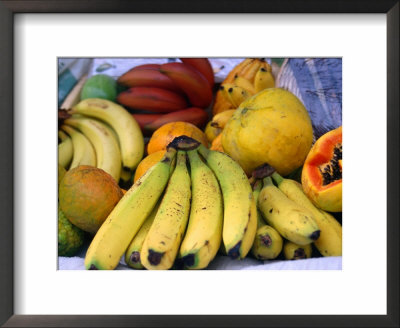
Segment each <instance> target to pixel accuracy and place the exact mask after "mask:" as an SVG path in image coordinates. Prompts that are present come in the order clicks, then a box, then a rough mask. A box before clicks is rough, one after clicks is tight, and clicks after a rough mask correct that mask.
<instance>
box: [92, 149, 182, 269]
mask: <svg viewBox="0 0 400 328" xmlns="http://www.w3.org/2000/svg"><path fill="white" fill-rule="evenodd" d="M175 156H176V149H175V148H173V147H168V149H167V152H166V153H165V155H164V157H163V159H161V161H159V162H158V163H156V164H155V165H153V166H152V167H151V168H150V169H149V170H147V172H146V173H145V174H144V175H143V176H142V177H141V178H139V179H138V180H137V181H136V183H135V184H134V185H133V186H132V187H131V188H130V189H129V190H128V191H127V192H126V193H125V195H124V196H123V197H122V198H121V200H120V201H119V202H118V204H117V205H116V206H115V207H114V209H113V210H112V211H111V213H110V214H109V216H108V217H107V219H106V220H105V221H104V223H103V224H102V225H101V227H100V229H99V230H98V231H97V233H96V235H95V236H94V238H93V240H92V242H91V244H90V246H89V249H88V251H87V253H86V257H85V268H86V269H89V270H90V269H94V270H96V269H99V270H113V269H115V267H116V266H117V265H118V263H119V260H120V258H121V256H122V255H123V254H124V253H125V251H126V249H127V248H128V246H129V243H130V242H131V240H132V238H133V237H135V235H136V233H137V232H138V231H139V229H140V227H141V226H142V224H143V222H144V221H145V219H146V218H147V217H148V216H149V214H150V213H151V211H152V210H153V208H154V206H155V205H156V203H157V201H158V199H159V198H160V196H161V194H162V192H163V191H164V188H165V186H166V184H167V182H168V179H169V176H170V169H171V165H172V162H173V158H174V157H175Z"/></svg>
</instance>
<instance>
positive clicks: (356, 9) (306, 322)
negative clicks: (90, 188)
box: [0, 0, 400, 327]
mask: <svg viewBox="0 0 400 328" xmlns="http://www.w3.org/2000/svg"><path fill="white" fill-rule="evenodd" d="M129 12H130V13H155V12H157V13H384V14H386V17H387V242H388V245H387V315H368V316H359V315H346V316H340V315H326V316H325V315H305V316H298V315H291V316H280V315H268V316H262V315H250V316H246V315H239V316H229V315H213V316H201V315H195V316H189V315H182V316H179V315H171V316H156V315H151V316H126V315H122V316H110V315H104V316H97V315H96V316H90V315H34V316H32V315H15V314H14V296H13V292H14V271H13V264H14V262H13V256H14V254H13V247H14V245H13V242H14V239H13V233H14V229H13V218H14V199H15V198H14V191H15V190H14V184H13V182H14V181H13V177H14V162H13V155H14V144H13V142H14V132H15V131H14V127H13V122H14V120H13V119H14V114H13V57H14V54H13V26H14V25H13V21H14V14H17V13H129ZM0 63H1V67H2V69H1V71H2V72H1V74H0V111H1V114H2V115H1V119H0V133H1V137H0V149H2V150H3V154H2V156H1V157H0V181H1V189H0V206H1V207H0V208H1V213H2V215H1V218H0V259H1V262H0V263H1V264H0V324H1V325H2V326H4V327H34V326H35V327H111V326H115V327H150V326H151V327H153V326H171V327H199V326H205V327H216V326H218V327H219V326H224V327H242V326H243V327H399V312H398V309H399V202H398V199H399V171H400V168H399V149H400V146H399V133H398V132H399V93H398V89H399V1H398V0H397V1H396V0H373V1H372V0H281V1H276V0H273V1H256V0H224V1H215V0H212V1H210V0H203V1H195V2H192V1H186V0H171V1H165V0H152V1H150V0H148V1H123V0H94V1H74V0H58V1H55V0H38V1H19V0H12V1H11V0H8V1H7V0H1V1H0ZM371 164H372V163H371ZM372 166H373V164H372ZM371 169H372V170H373V167H372V168H371ZM366 288H367V286H366Z"/></svg>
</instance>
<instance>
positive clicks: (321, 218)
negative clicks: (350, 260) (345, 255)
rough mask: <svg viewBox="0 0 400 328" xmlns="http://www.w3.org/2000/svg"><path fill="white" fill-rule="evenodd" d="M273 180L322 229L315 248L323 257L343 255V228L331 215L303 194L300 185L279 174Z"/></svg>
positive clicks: (273, 176) (275, 173) (274, 174)
mask: <svg viewBox="0 0 400 328" xmlns="http://www.w3.org/2000/svg"><path fill="white" fill-rule="evenodd" d="M272 178H273V179H274V181H275V182H276V184H277V185H278V188H279V189H280V190H281V191H282V192H283V193H284V194H285V195H286V196H287V197H288V198H289V199H291V200H292V201H294V202H296V203H297V204H299V205H301V206H303V207H304V208H306V209H307V210H309V211H310V212H311V214H312V215H313V217H314V219H315V221H316V222H317V224H318V227H319V228H320V229H321V234H320V236H319V238H318V239H317V240H316V241H315V242H314V245H315V247H316V248H317V249H318V251H319V252H320V253H321V255H323V256H341V255H342V226H341V225H340V223H339V222H338V221H337V220H336V219H335V218H334V217H333V216H332V215H331V214H329V213H326V212H324V211H322V210H320V209H318V208H316V207H315V206H314V204H313V203H312V202H311V201H310V199H309V198H308V197H307V196H306V194H305V193H304V192H303V188H302V186H301V184H300V183H298V182H297V181H295V180H292V179H285V178H283V177H282V176H280V175H279V174H278V173H277V172H274V173H273V174H272Z"/></svg>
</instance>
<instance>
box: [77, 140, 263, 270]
mask: <svg viewBox="0 0 400 328" xmlns="http://www.w3.org/2000/svg"><path fill="white" fill-rule="evenodd" d="M174 163H176V164H175V165H174ZM256 229H257V204H256V200H255V198H254V197H253V192H252V188H251V185H250V182H249V180H248V178H247V176H246V174H245V173H244V171H243V169H242V168H241V167H240V166H239V165H238V164H237V163H236V162H235V161H234V160H232V159H231V158H230V157H229V156H228V155H226V154H224V153H221V152H217V151H213V150H209V149H207V148H206V147H205V146H203V145H202V144H201V143H199V142H198V141H196V140H194V139H192V138H189V137H186V136H181V137H178V138H175V139H174V141H173V142H172V143H170V144H169V146H168V148H167V152H166V153H165V155H164V157H163V158H162V159H161V160H160V161H159V162H158V163H157V164H155V165H154V166H153V167H151V168H150V169H149V170H148V171H147V172H146V173H145V174H144V175H143V176H142V177H141V178H139V180H137V181H136V182H135V184H134V185H133V186H132V187H131V188H130V189H129V190H128V191H127V192H126V193H125V195H124V196H123V197H122V199H121V200H120V201H119V203H118V204H117V205H116V206H115V208H114V209H113V211H112V212H111V213H110V215H109V216H108V218H107V219H106V220H105V222H104V223H103V225H102V226H101V227H100V229H99V230H98V232H97V233H96V235H95V236H94V238H93V240H92V242H91V244H90V246H89V249H88V251H87V254H86V257H85V267H86V269H101V270H112V269H114V268H116V267H117V265H118V264H119V263H120V261H121V257H123V258H124V259H125V263H126V264H127V265H128V266H130V267H132V268H135V269H143V268H144V269H149V270H168V269H171V268H173V267H174V265H177V264H180V265H181V266H182V267H184V268H187V269H203V268H206V267H207V266H208V265H209V263H210V262H211V261H212V260H213V259H214V257H215V256H216V254H217V252H218V250H219V249H220V247H221V244H222V245H223V248H224V249H225V250H226V254H227V255H228V256H229V257H230V258H232V259H243V258H244V257H246V255H247V254H248V253H249V252H250V250H251V248H252V246H253V243H254V238H255V234H256Z"/></svg>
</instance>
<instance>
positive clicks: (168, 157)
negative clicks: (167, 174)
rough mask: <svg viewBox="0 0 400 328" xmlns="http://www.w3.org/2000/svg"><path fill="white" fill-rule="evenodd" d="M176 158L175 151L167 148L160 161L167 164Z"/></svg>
mask: <svg viewBox="0 0 400 328" xmlns="http://www.w3.org/2000/svg"><path fill="white" fill-rule="evenodd" d="M175 156H176V149H175V148H173V147H169V148H167V151H166V152H165V154H164V156H163V158H162V159H161V162H164V163H168V162H172V161H173V160H174V158H175Z"/></svg>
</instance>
